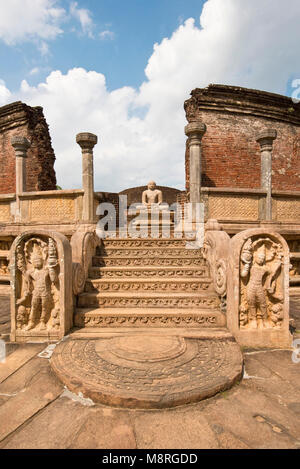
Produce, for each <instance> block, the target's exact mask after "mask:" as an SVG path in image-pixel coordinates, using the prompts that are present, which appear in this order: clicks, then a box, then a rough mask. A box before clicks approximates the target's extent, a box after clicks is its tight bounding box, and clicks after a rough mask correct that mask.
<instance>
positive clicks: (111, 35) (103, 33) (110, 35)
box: [99, 29, 115, 40]
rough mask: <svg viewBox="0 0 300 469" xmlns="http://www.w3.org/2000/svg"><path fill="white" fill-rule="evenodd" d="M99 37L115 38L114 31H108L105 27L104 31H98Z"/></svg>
mask: <svg viewBox="0 0 300 469" xmlns="http://www.w3.org/2000/svg"><path fill="white" fill-rule="evenodd" d="M99 37H100V39H111V40H112V39H114V38H115V33H114V32H113V31H110V30H109V29H106V30H105V31H101V33H99Z"/></svg>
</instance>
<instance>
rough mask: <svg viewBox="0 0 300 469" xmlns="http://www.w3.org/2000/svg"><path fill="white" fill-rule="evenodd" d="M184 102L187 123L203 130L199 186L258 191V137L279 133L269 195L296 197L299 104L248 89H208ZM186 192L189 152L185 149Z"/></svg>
mask: <svg viewBox="0 0 300 469" xmlns="http://www.w3.org/2000/svg"><path fill="white" fill-rule="evenodd" d="M191 96H192V97H191V98H190V99H189V100H187V101H186V102H185V111H186V117H187V120H188V122H192V121H195V120H199V121H201V122H203V123H205V124H206V126H207V131H206V133H205V135H204V137H203V139H202V185H203V186H205V187H240V188H260V186H261V180H260V178H261V172H260V158H261V155H260V146H259V144H258V143H257V142H256V136H257V133H258V132H259V131H260V130H263V129H265V128H272V129H276V130H277V134H278V137H277V139H276V140H275V141H274V146H273V160H272V188H273V190H292V191H300V104H296V103H294V102H293V101H292V99H290V98H288V97H286V96H280V95H276V94H273V93H266V92H263V91H257V90H249V89H246V88H240V87H233V86H224V85H210V86H208V87H207V88H204V89H199V88H197V89H195V90H193V91H192V92H191ZM185 161H186V189H187V191H188V190H189V150H188V147H187V149H186V159H185Z"/></svg>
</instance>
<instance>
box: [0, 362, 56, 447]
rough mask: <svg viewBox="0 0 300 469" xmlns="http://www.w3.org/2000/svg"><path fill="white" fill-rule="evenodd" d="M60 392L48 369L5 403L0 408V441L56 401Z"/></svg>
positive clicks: (53, 376) (52, 374)
mask: <svg viewBox="0 0 300 469" xmlns="http://www.w3.org/2000/svg"><path fill="white" fill-rule="evenodd" d="M62 390H63V386H62V384H61V383H60V382H59V380H58V379H57V378H56V376H55V375H54V373H52V372H51V370H50V369H48V370H44V372H43V373H41V374H40V376H39V378H38V379H36V380H35V381H34V382H33V383H32V384H30V385H29V386H28V387H27V388H25V389H24V391H23V392H20V393H18V394H17V395H16V396H14V397H12V398H11V399H9V400H8V401H6V402H5V403H4V404H3V405H2V406H0V422H1V426H0V441H2V440H3V439H4V438H6V437H7V436H8V435H10V434H11V433H13V432H14V431H15V430H17V429H18V428H19V427H21V425H23V424H24V423H25V422H26V421H28V420H29V419H30V418H32V417H33V416H34V415H35V414H37V412H39V411H40V410H41V409H43V408H44V407H46V406H47V405H48V404H49V403H50V402H52V401H53V400H54V399H56V398H57V397H58V396H59V395H60V394H61V393H62Z"/></svg>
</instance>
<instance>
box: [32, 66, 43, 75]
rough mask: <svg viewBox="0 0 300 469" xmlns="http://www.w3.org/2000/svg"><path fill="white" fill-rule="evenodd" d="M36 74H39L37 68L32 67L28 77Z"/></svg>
mask: <svg viewBox="0 0 300 469" xmlns="http://www.w3.org/2000/svg"><path fill="white" fill-rule="evenodd" d="M38 73H40V69H39V67H34V68H32V69H31V70H30V72H29V75H37V74H38Z"/></svg>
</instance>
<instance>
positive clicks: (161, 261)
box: [75, 238, 225, 328]
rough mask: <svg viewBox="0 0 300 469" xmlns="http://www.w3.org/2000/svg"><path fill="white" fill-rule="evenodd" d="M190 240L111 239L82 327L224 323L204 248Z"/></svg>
mask: <svg viewBox="0 0 300 469" xmlns="http://www.w3.org/2000/svg"><path fill="white" fill-rule="evenodd" d="M187 243H190V241H188V240H185V239H176V238H170V239H162V238H158V239H132V238H128V239H121V238H119V239H117V238H116V239H106V240H103V241H102V245H101V246H100V247H99V248H97V252H96V255H95V256H94V257H93V262H92V266H91V268H90V270H89V278H88V280H87V282H86V285H85V291H84V292H83V293H82V294H80V295H79V297H78V304H77V309H76V314H75V326H78V327H87V328H90V327H92V328H95V327H99V328H100V327H101V328H102V327H124V326H125V327H136V326H140V327H141V326H142V327H149V326H151V327H164V326H165V327H177V326H179V327H198V328H199V327H218V328H219V327H223V326H224V325H225V316H224V314H223V313H222V312H221V309H220V300H219V298H218V296H217V294H216V293H215V292H214V289H213V283H212V279H211V278H210V275H209V269H208V266H207V264H206V262H205V260H204V259H203V255H202V250H200V249H195V248H194V249H187Z"/></svg>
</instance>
